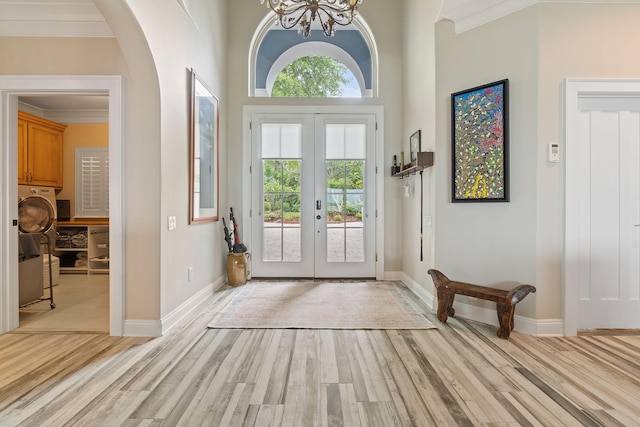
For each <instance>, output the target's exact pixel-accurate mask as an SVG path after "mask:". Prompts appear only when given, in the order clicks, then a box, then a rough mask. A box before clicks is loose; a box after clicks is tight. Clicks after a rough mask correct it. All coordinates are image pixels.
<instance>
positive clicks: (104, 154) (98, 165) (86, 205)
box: [75, 148, 109, 217]
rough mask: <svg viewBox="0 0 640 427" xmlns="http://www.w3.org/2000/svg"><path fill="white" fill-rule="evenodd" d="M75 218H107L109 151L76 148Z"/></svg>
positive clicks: (106, 149) (104, 149) (105, 149)
mask: <svg viewBox="0 0 640 427" xmlns="http://www.w3.org/2000/svg"><path fill="white" fill-rule="evenodd" d="M75 211H76V217H108V216H109V149H108V148H76V209H75Z"/></svg>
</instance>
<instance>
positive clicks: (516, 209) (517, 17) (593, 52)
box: [434, 3, 640, 320]
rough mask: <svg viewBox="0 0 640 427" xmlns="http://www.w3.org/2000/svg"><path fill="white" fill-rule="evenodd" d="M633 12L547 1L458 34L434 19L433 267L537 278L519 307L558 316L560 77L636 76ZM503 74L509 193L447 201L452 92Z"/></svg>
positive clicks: (639, 63)
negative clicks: (494, 198) (486, 199)
mask: <svg viewBox="0 0 640 427" xmlns="http://www.w3.org/2000/svg"><path fill="white" fill-rule="evenodd" d="M639 19H640V7H638V5H636V4H578V3H568V4H562V3H561V4H548V3H544V4H541V5H537V6H532V7H529V8H527V9H524V10H522V11H520V12H517V13H514V14H512V15H509V16H506V17H504V18H501V19H499V20H497V21H494V22H492V23H489V24H486V25H484V26H482V27H479V28H476V29H474V30H471V31H468V32H464V33H461V34H458V35H455V34H454V30H453V24H452V23H451V22H448V21H444V22H440V23H438V24H436V64H437V72H436V80H437V83H436V97H437V99H436V107H437V116H436V117H437V131H436V150H437V157H436V158H437V159H438V160H437V161H436V167H435V169H436V170H435V172H436V186H435V192H436V194H435V200H436V203H435V215H436V219H435V223H434V226H435V249H434V255H435V264H434V265H435V267H436V268H438V269H440V270H442V271H443V272H444V273H445V274H447V275H449V277H451V278H454V279H457V280H461V281H468V282H474V283H480V284H500V283H502V282H511V281H515V282H523V283H529V284H533V285H535V286H536V287H537V289H538V291H537V293H536V294H534V295H532V296H529V297H528V298H527V299H525V300H524V302H522V303H521V304H520V305H519V306H518V310H517V311H518V314H520V315H523V316H526V317H530V318H533V319H537V320H544V319H547V320H553V319H561V318H562V317H563V313H562V300H563V295H564V289H563V287H564V283H563V279H562V274H563V271H562V269H563V236H564V228H563V224H564V182H563V173H564V169H563V163H564V159H563V158H562V156H561V161H560V163H558V164H550V163H547V162H546V146H547V144H548V143H550V142H560V144H561V152H562V148H563V147H562V142H563V128H562V116H561V109H560V107H561V105H562V81H563V80H564V79H565V78H567V77H596V78H597V77H603V78H604V77H607V78H610V77H633V78H637V77H638V76H639V75H640V59H639V58H638V57H637V55H632V54H629V52H633V51H635V50H637V41H638V40H639V39H640V28H639V27H638V26H637V22H639ZM502 78H509V80H510V90H511V93H510V131H511V134H510V145H509V147H510V150H511V154H510V170H511V173H510V177H511V181H510V182H511V191H510V192H511V202H510V203H478V204H468V203H467V204H454V203H451V202H450V197H451V195H450V191H451V190H450V187H451V177H450V174H451V165H450V162H451V155H450V147H451V146H450V144H451V131H450V129H451V121H450V120H451V118H450V94H451V93H453V92H456V91H459V90H463V89H466V88H471V87H474V86H477V85H480V84H483V83H489V82H492V81H496V80H499V79H502ZM443 157H446V159H444V161H443ZM466 302H468V303H470V304H475V305H481V306H484V307H486V308H491V307H490V305H488V304H486V303H484V302H478V301H474V300H470V299H466Z"/></svg>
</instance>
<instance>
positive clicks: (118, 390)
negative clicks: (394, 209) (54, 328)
mask: <svg viewBox="0 0 640 427" xmlns="http://www.w3.org/2000/svg"><path fill="white" fill-rule="evenodd" d="M231 292H232V291H231ZM229 293H230V292H228V291H227V292H216V293H215V294H213V295H212V296H211V298H210V300H209V301H207V303H206V305H204V309H203V310H201V311H200V312H199V313H197V314H194V315H193V316H191V317H190V318H189V319H185V320H184V321H183V322H182V323H181V324H180V325H179V326H177V327H176V328H174V329H173V330H171V331H170V332H169V333H168V334H166V335H165V336H163V337H161V338H157V339H144V338H117V337H109V336H107V335H100V334H86V333H85V334H71V333H52V332H49V333H9V334H5V335H0V426H3V427H4V426H17V425H19V426H63V425H64V426H67V425H68V426H76V425H86V426H160V425H166V426H280V425H283V426H384V427H388V426H421V427H422V426H518V425H519V426H636V425H640V336H639V335H625V334H623V333H621V334H612V335H609V334H607V335H594V334H589V335H586V336H580V337H569V338H559V337H558V338H536V337H531V336H526V335H522V334H519V333H513V334H512V336H511V338H510V339H509V340H508V341H507V340H501V339H499V338H497V337H496V335H495V334H496V330H495V329H496V328H495V327H493V326H488V325H483V324H478V323H474V322H468V321H464V320H462V319H457V318H450V319H449V321H448V323H447V324H442V323H440V322H439V321H438V320H437V319H436V318H435V316H434V315H433V314H432V313H431V312H430V311H428V310H426V309H424V308H423V311H424V312H425V315H426V316H427V317H428V318H429V319H430V320H431V321H432V322H433V323H434V324H435V325H436V326H437V329H433V330H420V331H418V330H409V331H395V330H388V331H382V330H257V329H254V330H209V329H206V324H207V322H208V321H209V320H210V319H211V318H212V317H213V315H214V314H215V313H216V311H217V309H218V308H219V307H221V304H225V303H226V300H227V299H228V297H229ZM407 293H409V291H407ZM414 302H416V303H418V302H417V301H416V300H415V299H414Z"/></svg>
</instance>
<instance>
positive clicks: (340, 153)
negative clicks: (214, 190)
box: [252, 114, 375, 277]
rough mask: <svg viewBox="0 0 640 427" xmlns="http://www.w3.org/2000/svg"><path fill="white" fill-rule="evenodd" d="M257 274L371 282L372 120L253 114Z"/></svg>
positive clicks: (369, 117) (373, 270) (341, 116)
mask: <svg viewBox="0 0 640 427" xmlns="http://www.w3.org/2000/svg"><path fill="white" fill-rule="evenodd" d="M252 129H253V131H252V194H253V195H254V196H253V197H252V200H253V202H252V212H255V213H256V214H254V215H252V236H253V239H254V240H253V256H252V259H253V261H252V273H253V275H254V276H255V277H375V214H374V209H375V187H374V183H375V179H374V178H375V168H374V165H375V162H374V155H375V151H374V149H375V140H374V138H375V133H374V130H375V119H374V116H373V115H347V117H346V118H345V115H340V116H331V115H321V114H298V115H290V116H287V115H277V114H265V115H260V114H256V115H253V116H252Z"/></svg>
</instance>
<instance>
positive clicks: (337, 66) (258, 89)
mask: <svg viewBox="0 0 640 427" xmlns="http://www.w3.org/2000/svg"><path fill="white" fill-rule="evenodd" d="M358 21H359V22H358V23H357V24H352V25H350V26H349V27H345V28H341V29H339V30H338V31H336V34H335V36H334V37H327V36H325V35H324V33H323V32H322V31H321V30H316V31H313V30H312V31H311V34H310V35H309V37H307V38H303V37H302V36H301V35H300V34H298V32H297V31H295V30H283V29H281V28H280V27H274V26H273V17H272V16H267V17H266V18H265V20H263V22H262V24H261V27H259V28H258V30H257V32H256V35H255V36H254V39H253V43H252V48H251V61H250V64H251V65H250V67H251V69H250V73H249V74H250V77H251V82H252V83H251V84H250V94H249V95H250V96H262V97H270V96H323V95H299V94H295V93H299V92H297V91H292V93H294V94H288V93H289V92H288V91H287V90H284V91H283V90H282V89H281V88H282V81H286V79H292V78H295V79H299V80H300V79H307V78H313V76H315V77H316V78H318V77H320V76H319V75H318V73H317V72H316V70H321V69H323V68H322V67H329V68H330V71H331V72H332V73H333V72H335V71H336V70H339V71H340V73H342V77H343V78H339V79H338V80H339V82H338V84H339V85H340V90H339V91H338V92H335V93H334V92H332V91H327V93H326V95H324V96H329V97H373V96H376V95H377V93H376V92H377V90H376V87H377V59H376V58H377V56H376V49H375V42H374V40H373V37H372V36H371V33H370V31H369V30H368V27H367V26H366V23H364V21H363V20H362V19H361V17H359V20H358ZM314 59H315V60H314ZM304 67H308V69H307V70H306V71H307V72H305V68H304ZM310 67H314V68H310ZM328 74H329V73H328ZM322 77H326V79H329V80H331V83H335V82H334V81H333V79H332V78H330V76H324V75H323V76H322ZM279 78H280V81H278V79H279ZM322 84H324V83H321V85H322ZM274 85H275V86H276V90H274ZM289 86H290V85H289ZM289 86H285V87H289Z"/></svg>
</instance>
